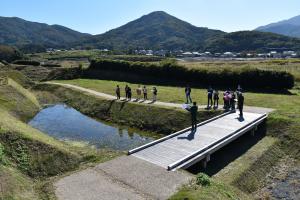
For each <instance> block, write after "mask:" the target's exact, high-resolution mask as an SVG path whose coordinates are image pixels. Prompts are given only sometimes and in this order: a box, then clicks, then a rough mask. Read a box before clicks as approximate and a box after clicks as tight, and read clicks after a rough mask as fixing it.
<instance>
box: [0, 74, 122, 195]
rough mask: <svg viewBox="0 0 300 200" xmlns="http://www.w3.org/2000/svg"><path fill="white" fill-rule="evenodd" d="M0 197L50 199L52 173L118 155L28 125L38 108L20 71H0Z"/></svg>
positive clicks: (28, 82)
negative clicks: (59, 138) (4, 78)
mask: <svg viewBox="0 0 300 200" xmlns="http://www.w3.org/2000/svg"><path fill="white" fill-rule="evenodd" d="M0 76H8V77H9V79H8V82H7V83H8V84H6V83H4V84H2V85H0V101H1V104H0V111H1V112H0V119H1V120H0V199H52V198H54V196H53V190H52V184H51V180H52V179H53V177H54V176H57V175H61V174H63V173H65V172H67V171H71V170H75V169H78V167H79V165H80V164H81V163H87V162H96V161H97V162H101V161H105V160H108V159H111V158H113V157H114V156H116V155H118V154H119V153H117V152H112V151H108V150H100V151H96V150H93V149H90V148H87V147H77V146H74V145H69V144H66V143H62V142H59V141H57V140H55V139H54V138H51V137H49V136H47V135H46V134H44V133H42V132H40V131H38V130H36V129H34V128H32V127H30V126H28V125H27V124H26V122H27V121H28V120H29V119H30V118H32V117H33V116H34V115H35V114H36V113H37V112H38V111H39V109H40V104H39V102H38V101H37V99H36V98H35V95H34V94H33V93H31V92H30V90H28V89H25V88H24V87H23V86H25V87H28V86H29V85H31V84H32V82H30V81H29V80H27V79H26V78H25V77H24V76H23V75H22V74H20V73H18V72H15V71H10V72H7V71H6V72H0Z"/></svg>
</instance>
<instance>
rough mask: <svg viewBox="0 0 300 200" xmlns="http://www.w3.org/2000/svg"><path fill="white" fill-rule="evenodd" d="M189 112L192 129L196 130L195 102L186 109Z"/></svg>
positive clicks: (196, 107) (196, 110)
mask: <svg viewBox="0 0 300 200" xmlns="http://www.w3.org/2000/svg"><path fill="white" fill-rule="evenodd" d="M188 110H189V111H190V112H191V117H192V131H196V129H197V112H198V106H197V103H196V102H194V103H193V106H192V107H191V108H189V109H188Z"/></svg>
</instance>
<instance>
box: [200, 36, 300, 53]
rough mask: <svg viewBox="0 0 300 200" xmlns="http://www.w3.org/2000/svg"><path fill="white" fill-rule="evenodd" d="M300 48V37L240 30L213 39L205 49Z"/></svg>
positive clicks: (261, 50)
mask: <svg viewBox="0 0 300 200" xmlns="http://www.w3.org/2000/svg"><path fill="white" fill-rule="evenodd" d="M274 48H277V49H284V48H285V49H291V50H296V51H299V50H300V39H297V38H292V37H288V36H284V35H279V34H275V33H264V32H259V31H238V32H233V33H228V34H225V35H223V36H221V37H217V38H214V39H212V40H211V41H210V42H209V43H208V44H207V46H206V47H205V49H206V50H207V51H212V52H225V51H233V52H242V51H258V52H266V51H269V50H270V49H274Z"/></svg>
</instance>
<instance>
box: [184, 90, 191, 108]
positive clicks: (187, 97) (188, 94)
mask: <svg viewBox="0 0 300 200" xmlns="http://www.w3.org/2000/svg"><path fill="white" fill-rule="evenodd" d="M184 91H185V97H186V104H189V103H192V98H191V92H192V89H191V88H190V86H189V85H187V86H186V87H185V90H184Z"/></svg>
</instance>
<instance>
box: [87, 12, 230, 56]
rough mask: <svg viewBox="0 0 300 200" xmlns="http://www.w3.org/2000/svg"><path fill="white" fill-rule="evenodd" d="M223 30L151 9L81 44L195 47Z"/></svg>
mask: <svg viewBox="0 0 300 200" xmlns="http://www.w3.org/2000/svg"><path fill="white" fill-rule="evenodd" d="M223 34H225V33H224V32H222V31H219V30H212V29H208V28H199V27H196V26H193V25H191V24H189V23H187V22H184V21H182V20H180V19H177V18H176V17H173V16H171V15H169V14H167V13H165V12H163V11H157V12H152V13H150V14H148V15H144V16H142V17H141V18H139V19H137V20H134V21H132V22H129V23H127V24H125V25H123V26H121V27H119V28H116V29H113V30H110V31H108V32H106V33H104V34H101V35H95V36H92V37H89V38H88V39H86V40H84V41H82V43H84V45H85V46H92V47H97V48H109V49H137V48H146V49H168V50H175V49H185V50H193V49H195V50H198V49H199V48H201V47H202V46H204V45H205V43H206V42H207V40H209V39H210V38H213V37H217V36H221V35H223Z"/></svg>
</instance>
